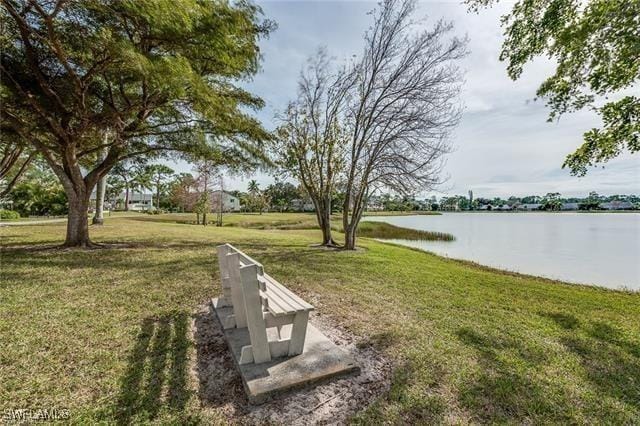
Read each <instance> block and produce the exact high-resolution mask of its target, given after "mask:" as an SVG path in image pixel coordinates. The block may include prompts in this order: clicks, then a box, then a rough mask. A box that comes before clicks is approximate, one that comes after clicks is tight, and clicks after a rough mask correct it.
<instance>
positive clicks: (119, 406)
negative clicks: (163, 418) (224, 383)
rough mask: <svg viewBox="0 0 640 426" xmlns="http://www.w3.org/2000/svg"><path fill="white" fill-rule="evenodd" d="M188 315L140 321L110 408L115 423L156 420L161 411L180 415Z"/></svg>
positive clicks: (185, 392) (185, 391) (183, 401)
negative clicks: (116, 394)
mask: <svg viewBox="0 0 640 426" xmlns="http://www.w3.org/2000/svg"><path fill="white" fill-rule="evenodd" d="M188 329H189V316H188V315H187V314H185V313H182V312H178V313H172V314H165V315H162V316H159V317H149V318H146V319H144V320H143V321H142V325H141V326H140V332H139V333H138V336H137V339H136V344H135V346H134V348H133V350H132V351H131V353H130V355H129V358H128V367H127V370H126V372H125V374H124V376H123V378H122V379H121V382H120V392H119V395H118V399H117V403H116V406H115V407H114V414H115V420H116V422H117V423H118V424H130V423H132V422H140V421H145V420H153V419H155V418H157V417H158V415H159V413H160V410H161V409H167V410H169V411H171V412H175V413H183V412H184V410H185V405H186V402H187V401H188V399H189V398H190V396H191V391H190V390H189V389H188V388H187V367H188V359H187V355H188V348H189V345H190V340H189V337H188V334H187V333H188Z"/></svg>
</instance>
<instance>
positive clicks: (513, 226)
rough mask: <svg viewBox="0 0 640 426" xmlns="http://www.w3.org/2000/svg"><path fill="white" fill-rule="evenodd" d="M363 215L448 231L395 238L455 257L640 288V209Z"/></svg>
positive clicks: (579, 280)
mask: <svg viewBox="0 0 640 426" xmlns="http://www.w3.org/2000/svg"><path fill="white" fill-rule="evenodd" d="M365 220H371V221H374V220H375V221H383V222H388V223H391V224H393V225H397V226H402V227H405V228H413V229H422V230H428V231H439V232H449V233H451V234H453V235H455V237H456V241H453V242H441V241H406V240H393V241H394V242H397V243H400V244H404V245H408V246H411V247H417V248H421V249H424V250H428V251H432V252H434V253H438V254H442V255H445V256H449V257H452V258H457V259H466V260H472V261H475V262H478V263H481V264H484V265H489V266H494V267H497V268H501V269H508V270H511V271H518V272H523V273H526V274H533V275H538V276H544V277H548V278H555V279H559V280H563V281H568V282H575V283H583V284H595V285H599V286H604V287H609V288H620V287H626V288H630V289H634V290H640V214H636V213H593V214H591V213H444V214H443V215H441V216H389V217H367V218H366V219H365Z"/></svg>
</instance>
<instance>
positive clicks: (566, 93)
mask: <svg viewBox="0 0 640 426" xmlns="http://www.w3.org/2000/svg"><path fill="white" fill-rule="evenodd" d="M497 1H498V0H467V1H466V2H467V4H468V5H469V6H470V9H471V10H474V11H477V10H478V9H479V8H481V7H483V6H488V5H491V4H493V3H496V2H497ZM638 17H640V1H638V0H586V1H581V0H519V1H517V2H516V3H515V5H514V7H513V9H512V10H511V12H510V13H509V14H507V15H506V16H504V17H503V18H502V24H503V26H504V27H505V37H506V38H505V41H504V44H503V46H502V52H501V55H500V59H501V60H503V61H506V62H507V71H508V73H509V76H510V77H511V78H512V79H514V80H515V79H517V78H519V77H520V75H521V74H522V71H523V68H524V66H525V64H526V63H527V62H529V61H531V60H533V59H534V58H535V57H537V56H541V55H546V56H548V57H549V58H552V59H553V60H555V61H556V62H557V67H556V70H555V73H554V74H553V75H552V76H550V77H548V78H547V79H546V80H545V81H544V82H543V83H542V84H541V85H540V87H539V88H538V91H537V95H538V96H539V97H541V98H544V99H545V100H546V102H547V106H548V107H549V108H550V110H551V111H550V115H549V120H553V119H556V118H559V116H560V115H562V114H564V113H567V112H574V111H577V110H580V109H582V108H590V109H592V110H594V111H596V112H597V113H598V114H599V115H600V116H601V117H602V122H603V126H602V127H601V128H595V127H594V128H592V129H591V130H589V131H588V132H586V133H585V134H584V142H583V144H582V146H580V147H579V148H578V149H577V150H576V151H575V152H574V153H572V154H570V155H568V156H567V158H566V160H565V162H564V164H563V167H568V168H569V169H570V170H571V172H572V174H574V175H579V176H584V175H585V174H586V173H587V168H588V167H589V166H594V165H596V164H599V163H603V162H606V161H608V160H610V159H612V158H614V157H616V156H617V155H619V154H620V153H621V152H622V151H623V150H625V149H627V150H628V151H630V152H632V153H635V152H637V151H639V150H640V97H639V96H638V95H637V93H638V90H637V89H638V81H639V80H640V21H639V18H638ZM611 95H613V96H611ZM609 96H611V98H609Z"/></svg>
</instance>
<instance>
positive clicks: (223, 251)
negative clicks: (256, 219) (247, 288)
mask: <svg viewBox="0 0 640 426" xmlns="http://www.w3.org/2000/svg"><path fill="white" fill-rule="evenodd" d="M216 251H217V253H218V270H219V271H220V286H221V287H222V294H221V295H220V297H218V299H217V302H216V307H217V308H219V307H223V306H231V288H230V286H229V268H228V266H227V259H226V256H227V253H229V247H228V246H227V245H226V244H223V245H220V246H217V247H216Z"/></svg>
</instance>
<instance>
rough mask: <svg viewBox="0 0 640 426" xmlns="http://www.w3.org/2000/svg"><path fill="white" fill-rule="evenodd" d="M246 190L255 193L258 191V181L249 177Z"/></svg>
mask: <svg viewBox="0 0 640 426" xmlns="http://www.w3.org/2000/svg"><path fill="white" fill-rule="evenodd" d="M247 190H248V191H249V192H250V193H251V194H253V195H256V194H258V193H259V192H260V184H259V183H258V182H256V181H255V179H251V180H250V181H249V185H248V186H247Z"/></svg>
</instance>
